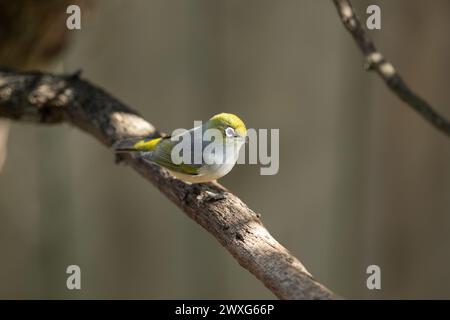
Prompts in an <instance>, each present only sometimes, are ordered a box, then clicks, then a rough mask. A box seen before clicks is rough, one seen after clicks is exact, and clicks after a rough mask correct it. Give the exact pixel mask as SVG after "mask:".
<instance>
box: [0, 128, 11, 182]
mask: <svg viewBox="0 0 450 320" xmlns="http://www.w3.org/2000/svg"><path fill="white" fill-rule="evenodd" d="M8 131H9V121H7V120H6V121H5V120H3V119H0V173H1V172H2V170H3V166H4V165H5V162H6V154H7V147H6V145H7V143H8Z"/></svg>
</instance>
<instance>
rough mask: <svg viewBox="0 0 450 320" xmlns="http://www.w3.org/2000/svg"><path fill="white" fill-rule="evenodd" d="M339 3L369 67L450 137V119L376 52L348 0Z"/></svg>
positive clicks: (345, 21)
mask: <svg viewBox="0 0 450 320" xmlns="http://www.w3.org/2000/svg"><path fill="white" fill-rule="evenodd" d="M333 2H334V4H335V5H336V8H337V11H338V13H339V16H340V17H341V20H342V23H343V24H344V26H345V27H346V28H347V30H348V31H349V32H350V33H351V35H352V37H353V39H354V40H355V42H356V44H357V45H358V47H359V48H360V49H361V51H362V53H363V54H364V57H365V59H366V61H367V66H368V69H369V70H375V71H376V72H377V73H378V74H379V75H380V76H381V78H382V79H383V81H384V82H385V83H386V85H387V86H388V87H389V88H390V89H391V90H392V91H393V92H394V93H395V94H396V95H397V96H398V97H399V98H400V99H401V100H403V101H404V102H406V103H407V105H409V106H410V107H412V108H413V109H414V110H416V111H417V112H418V113H419V114H420V115H422V117H424V118H425V119H426V120H427V121H428V122H429V123H431V125H433V126H434V127H435V128H436V129H438V130H440V131H442V132H443V133H444V134H446V135H447V136H450V122H449V121H448V120H446V119H445V118H444V117H442V116H441V115H440V114H439V113H437V112H436V111H434V109H433V107H431V105H430V104H429V103H428V102H426V101H425V100H424V99H422V98H421V97H419V96H418V95H417V94H415V93H414V92H413V91H412V90H411V89H410V88H409V87H408V86H407V85H406V83H405V82H404V81H403V79H402V78H401V77H400V75H399V74H398V73H397V71H396V70H395V68H394V66H393V65H392V64H391V63H389V62H388V61H387V60H386V59H385V58H384V57H383V55H382V54H381V53H380V52H379V51H377V49H376V47H375V44H374V43H373V41H372V40H371V39H370V37H369V36H368V35H367V33H366V31H365V30H364V27H363V26H362V25H361V22H360V21H359V19H358V17H357V16H356V14H355V11H354V10H353V7H352V5H351V4H350V1H348V0H333Z"/></svg>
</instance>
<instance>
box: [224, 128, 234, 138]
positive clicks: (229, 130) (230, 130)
mask: <svg viewBox="0 0 450 320" xmlns="http://www.w3.org/2000/svg"><path fill="white" fill-rule="evenodd" d="M225 134H226V135H227V137H229V138H232V137H234V129H233V128H232V127H228V128H226V129H225Z"/></svg>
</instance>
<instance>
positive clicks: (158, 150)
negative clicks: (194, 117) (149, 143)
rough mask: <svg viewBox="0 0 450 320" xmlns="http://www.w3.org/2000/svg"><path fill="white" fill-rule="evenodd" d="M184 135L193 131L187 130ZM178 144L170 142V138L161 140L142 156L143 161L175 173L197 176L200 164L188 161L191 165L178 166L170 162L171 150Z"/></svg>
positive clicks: (181, 164) (176, 141)
mask: <svg viewBox="0 0 450 320" xmlns="http://www.w3.org/2000/svg"><path fill="white" fill-rule="evenodd" d="M185 134H190V135H192V134H193V130H189V131H187V132H186V133H185ZM191 141H192V140H191ZM179 142H180V141H179V140H172V139H170V138H166V139H161V140H160V141H158V143H157V145H156V146H155V148H154V150H153V151H151V152H146V153H145V154H144V159H146V160H150V161H151V162H154V163H156V164H159V165H160V166H162V167H165V168H167V169H169V170H172V171H175V172H180V173H184V174H190V175H197V174H199V170H200V168H201V167H202V166H203V164H202V163H199V164H195V163H194V161H190V162H191V163H184V162H181V163H180V164H176V163H174V162H173V161H172V150H173V148H174V147H175V145H177V144H178V143H179Z"/></svg>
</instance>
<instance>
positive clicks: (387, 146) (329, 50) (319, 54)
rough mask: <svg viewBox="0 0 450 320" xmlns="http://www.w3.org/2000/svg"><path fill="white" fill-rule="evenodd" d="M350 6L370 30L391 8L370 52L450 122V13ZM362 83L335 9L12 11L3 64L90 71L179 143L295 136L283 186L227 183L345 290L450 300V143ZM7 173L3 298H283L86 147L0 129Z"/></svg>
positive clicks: (0, 273)
mask: <svg viewBox="0 0 450 320" xmlns="http://www.w3.org/2000/svg"><path fill="white" fill-rule="evenodd" d="M69 4H78V5H80V7H81V10H82V14H83V16H82V23H81V25H82V29H81V30H73V31H68V30H67V29H66V25H65V21H66V18H67V17H68V15H67V14H66V8H67V6H68V5H69ZM353 4H354V6H355V9H356V11H357V12H358V14H359V16H360V17H361V18H362V19H363V21H365V18H366V17H367V15H366V13H365V9H366V8H367V6H368V5H369V4H378V5H379V6H380V7H381V19H382V21H381V26H382V29H381V30H379V31H378V30H376V31H370V36H371V37H373V38H374V39H375V42H376V44H377V46H378V47H379V49H380V50H381V51H382V52H383V53H384V54H385V56H386V57H387V58H388V59H389V60H391V61H392V62H393V64H394V65H395V66H396V67H397V69H398V71H399V72H400V73H401V74H402V75H403V77H404V78H405V79H406V81H407V82H408V83H409V84H410V85H411V87H412V88H413V89H415V90H416V92H417V93H418V94H420V95H422V96H424V97H425V98H426V99H427V100H428V101H429V102H430V103H431V104H432V105H434V106H435V107H436V108H437V109H438V110H439V111H440V112H441V113H442V114H444V115H445V116H446V117H447V118H450V94H449V91H448V84H449V83H450V74H449V70H450V59H449V54H450V38H449V37H448V30H450V2H449V1H447V0H436V1H432V2H425V1H419V0H415V1H411V0H397V1H353ZM363 64H364V61H363V58H362V56H361V53H360V52H359V50H358V49H357V48H356V46H355V44H354V43H353V40H352V39H351V37H350V35H349V34H348V33H347V31H345V29H344V28H343V26H342V25H341V22H340V20H339V18H338V15H337V12H336V10H335V7H334V5H333V4H332V2H331V1H313V0H282V1H271V0H246V1H241V0H220V1H219V0H217V1H210V0H189V1H186V0H170V1H167V0H151V1H144V0H132V1H125V0H108V1H106V0H97V1H81V0H78V1H76V0H73V1H67V0H48V1H45V2H44V1H37V0H36V1H32V0H20V1H5V0H1V1H0V65H3V66H10V67H14V68H18V69H22V70H29V69H41V70H47V71H52V72H73V71H76V70H78V69H82V70H83V76H84V77H85V78H87V79H89V80H91V81H92V82H94V83H96V84H98V85H100V86H101V87H103V88H105V89H106V90H107V91H108V92H110V93H112V94H113V95H114V96H116V97H118V98H119V99H120V100H122V101H123V102H125V103H126V104H127V105H129V106H131V107H133V108H135V109H137V110H138V111H139V112H141V113H142V114H143V115H144V117H145V118H146V119H148V120H149V121H150V122H151V123H153V124H154V125H156V126H157V127H158V128H159V129H161V130H162V131H166V132H170V131H171V130H173V129H175V128H188V127H191V126H192V124H193V120H199V119H204V120H206V119H208V118H209V117H210V116H211V115H213V114H215V113H218V112H232V113H236V114H238V115H239V116H241V117H242V118H243V119H244V121H245V122H246V123H247V125H248V127H252V128H279V129H280V140H281V141H280V171H279V173H278V174H277V175H274V176H261V175H259V166H257V165H239V166H237V167H235V169H234V170H233V171H232V172H231V173H230V174H229V175H227V176H226V177H225V178H223V179H222V180H221V182H222V183H223V184H224V185H225V186H226V187H228V188H230V189H231V190H232V191H233V192H235V193H236V194H237V195H239V197H241V198H242V199H243V200H244V201H245V202H246V203H247V204H248V205H249V206H250V207H251V208H252V209H254V210H256V211H257V212H259V213H261V214H262V219H263V221H264V223H265V225H266V227H267V228H268V229H269V231H270V232H271V233H272V234H273V235H274V237H275V238H276V239H278V241H280V242H281V243H282V244H283V245H285V246H286V247H287V248H288V249H289V250H290V251H291V252H292V253H293V254H294V255H295V256H297V257H298V258H299V259H300V260H301V261H302V262H303V263H304V264H305V266H306V267H307V268H308V269H309V270H310V272H311V273H313V274H314V275H315V277H316V278H317V279H318V280H319V281H320V282H322V283H324V284H325V285H326V286H327V287H329V288H330V289H332V290H333V291H335V292H337V293H338V294H340V295H342V296H344V297H347V298H450V254H449V252H450V232H449V231H450V165H449V164H450V140H449V139H448V138H447V137H445V136H444V135H443V134H441V133H439V132H438V131H436V130H435V129H433V128H432V127H431V126H430V125H428V124H427V123H426V122H425V121H424V120H423V119H422V118H420V117H419V116H418V115H417V114H416V113H414V112H413V111H411V110H410V109H409V108H408V107H406V106H405V105H404V104H403V103H402V102H400V101H399V100H398V99H397V98H396V97H395V96H394V95H393V94H392V93H391V92H390V91H388V90H387V89H386V88H385V86H384V84H383V83H382V81H381V80H380V79H379V78H378V77H377V76H375V75H374V74H371V73H367V72H365V71H364V69H363ZM7 136H9V138H8V139H6V138H7ZM5 141H7V144H6V146H5V143H4V142H5ZM6 150H7V154H6ZM5 155H6V157H5ZM2 159H4V160H5V161H1V160H2ZM0 164H2V166H1V169H0V170H1V173H0V298H68V299H72V298H123V299H129V298H143V299H164V298H175V299H183V298H188V299H196V298H206V299H215V298H219V299H238V298H244V299H250V298H251V299H259V298H261V299H266V298H267V299H271V298H274V296H273V295H272V294H271V293H270V292H269V290H267V289H266V288H265V287H264V286H263V285H262V284H261V283H260V282H259V281H257V280H256V279H255V278H254V277H253V276H252V275H251V274H249V273H248V272H247V271H246V270H244V269H243V268H241V267H240V266H239V265H238V264H237V262H236V261H235V260H234V259H233V258H232V257H231V256H230V255H229V254H228V253H227V252H226V251H225V250H224V249H223V248H222V247H221V246H220V244H219V243H218V242H217V241H216V240H215V239H214V238H213V237H211V236H210V235H209V234H208V233H207V232H205V231H204V230H203V229H202V228H201V227H199V226H198V225H197V224H196V223H194V222H193V221H191V220H190V219H188V218H187V217H186V216H185V215H184V214H183V213H182V212H181V211H180V210H179V209H178V208H176V207H175V205H173V204H172V203H171V202H170V201H169V200H168V199H166V198H165V197H164V196H162V195H161V194H160V193H159V192H158V190H157V189H156V188H154V187H153V186H152V185H150V184H149V183H147V182H146V181H144V179H142V178H141V177H140V176H138V175H137V174H136V173H134V172H133V171H132V170H130V169H129V168H126V167H124V166H121V165H116V164H114V157H113V155H112V153H111V152H110V150H107V149H106V148H104V147H103V146H102V145H100V144H99V143H98V142H97V141H96V140H94V139H93V137H91V136H88V135H87V134H85V133H83V132H81V131H80V130H78V129H76V128H71V127H69V126H67V125H59V126H49V127H43V126H37V125H32V124H22V123H9V122H7V121H5V120H0ZM71 264H76V265H79V266H80V267H81V273H82V282H81V283H82V289H81V290H80V291H76V290H74V291H69V290H67V288H66V278H67V276H68V275H67V274H66V273H65V271H66V268H67V266H68V265H71ZM371 264H376V265H379V266H380V267H381V285H382V289H381V290H374V291H369V290H368V289H367V288H366V278H367V274H366V268H367V266H368V265H371Z"/></svg>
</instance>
